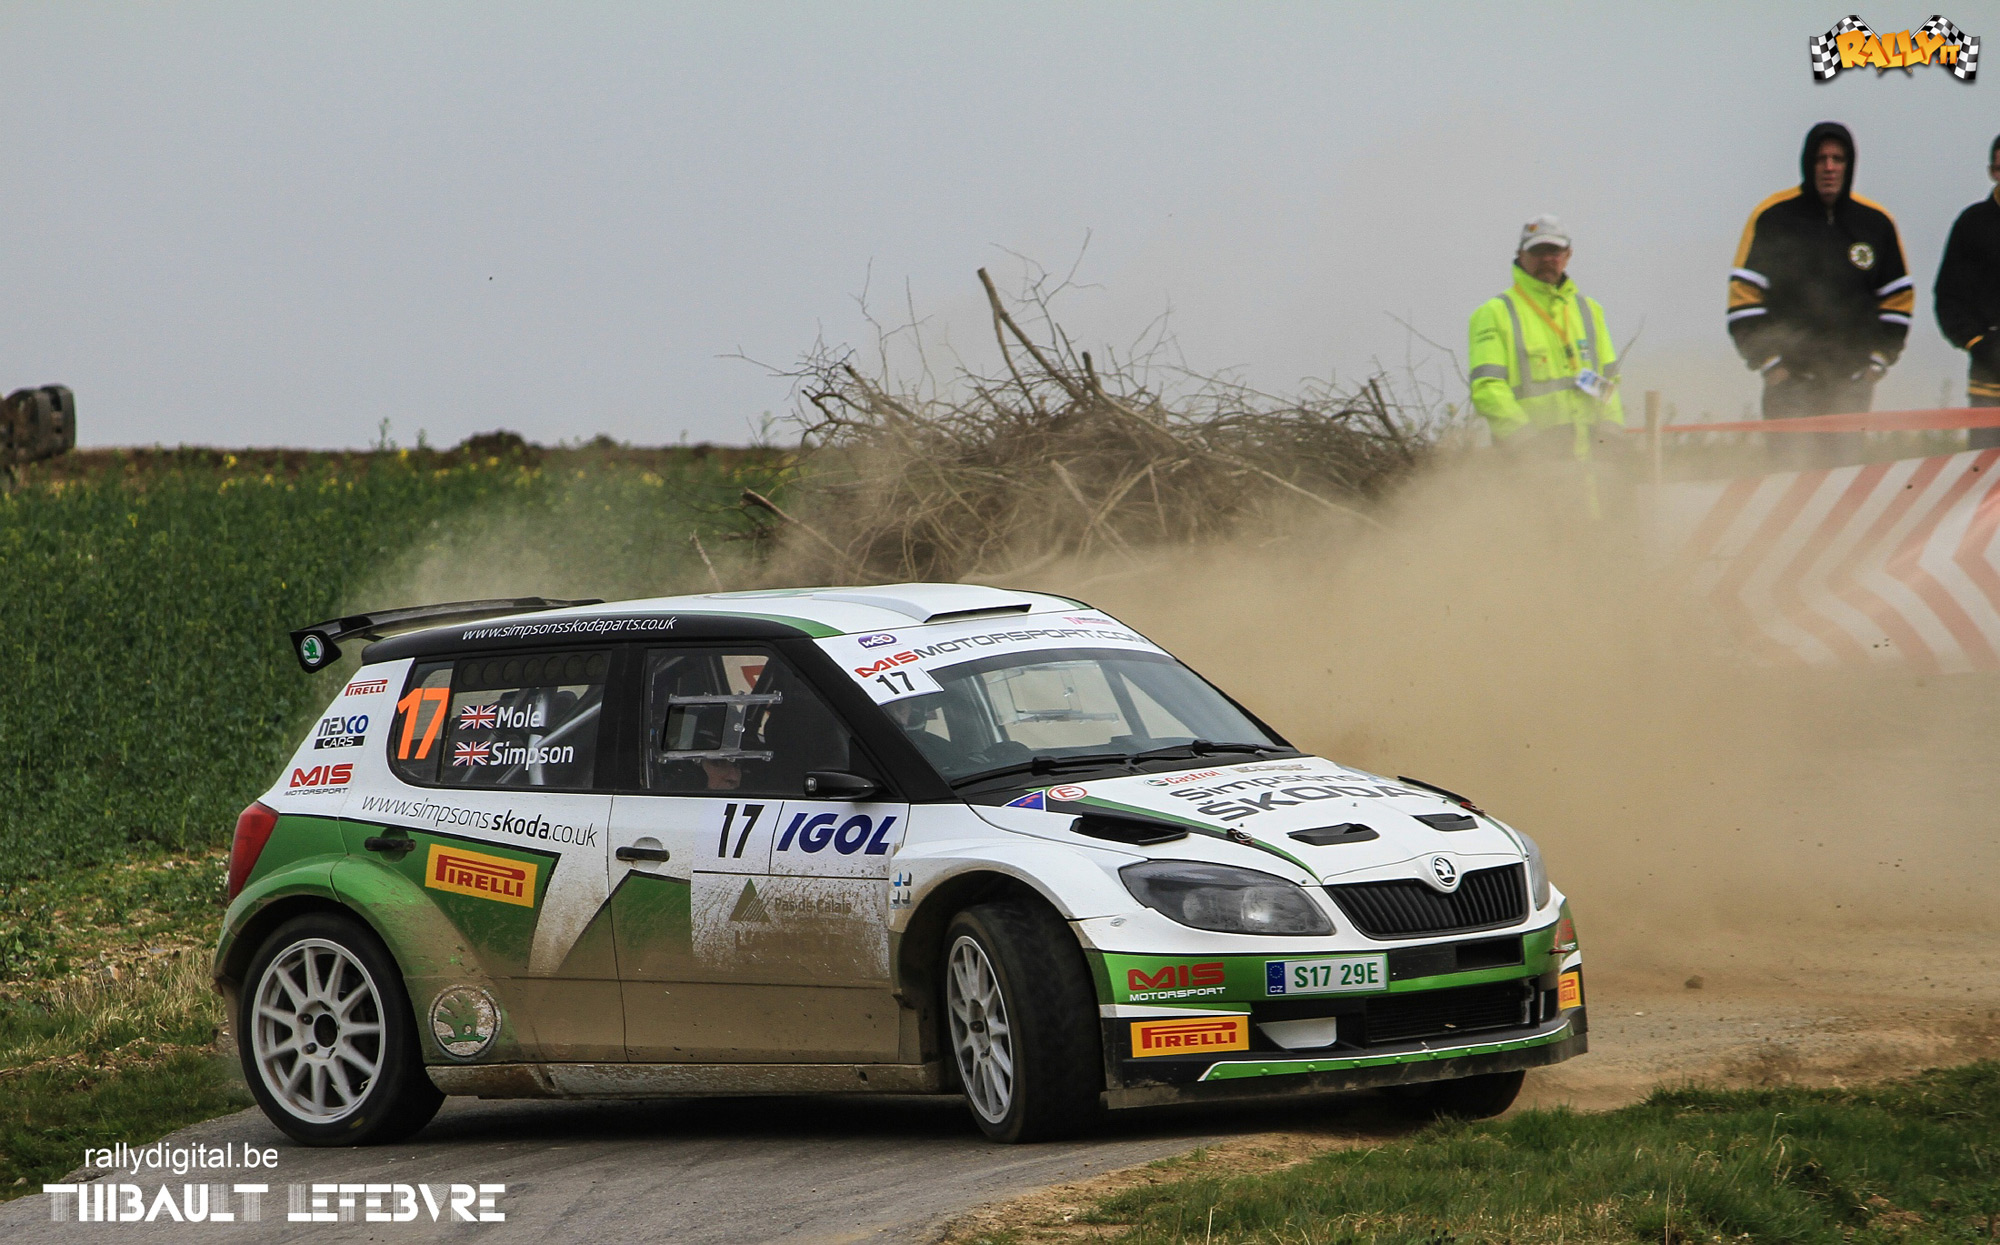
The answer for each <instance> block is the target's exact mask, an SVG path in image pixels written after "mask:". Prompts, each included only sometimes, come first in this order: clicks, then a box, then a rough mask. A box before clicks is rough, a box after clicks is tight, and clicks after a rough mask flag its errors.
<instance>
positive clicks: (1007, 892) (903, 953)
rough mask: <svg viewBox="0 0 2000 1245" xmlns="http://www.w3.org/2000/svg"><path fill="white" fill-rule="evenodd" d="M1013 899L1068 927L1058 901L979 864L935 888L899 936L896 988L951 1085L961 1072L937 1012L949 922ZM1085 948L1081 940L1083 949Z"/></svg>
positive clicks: (926, 1053)
mask: <svg viewBox="0 0 2000 1245" xmlns="http://www.w3.org/2000/svg"><path fill="white" fill-rule="evenodd" d="M1010 899H1011V900H1018V901H1020V902H1022V903H1027V904H1034V905H1039V906H1040V907H1043V908H1046V909H1047V910H1048V911H1049V912H1051V913H1052V914H1054V915H1055V917H1056V919H1057V920H1059V921H1062V922H1063V923H1064V924H1065V925H1067V924H1068V923H1069V918H1068V917H1067V916H1065V915H1064V914H1063V912H1062V910H1061V909H1060V908H1059V907H1057V905H1056V903H1055V901H1053V900H1052V899H1050V898H1049V897H1048V896H1047V895H1045V894H1043V893H1042V891H1040V890H1039V889H1037V888H1036V887H1035V886H1033V885H1032V884H1030V883H1029V882H1027V881H1026V880H1024V879H1022V878H1020V877H1018V876H1016V875H1014V874H1012V873H1008V872H1005V871H1002V870H999V869H992V868H981V869H971V870H967V871H966V872H963V873H959V874H955V875H954V876H952V877H949V878H946V879H945V880H943V881H942V882H939V883H937V884H936V885H935V886H933V887H931V888H930V889H929V891H928V892H926V893H925V895H924V897H923V900H922V902H920V903H919V904H918V905H917V907H916V908H915V910H914V911H912V912H911V914H910V919H909V921H908V922H907V923H906V924H905V925H904V927H903V930H902V932H901V933H900V934H899V935H898V936H897V941H896V949H895V963H896V980H897V986H898V989H899V991H900V993H901V994H902V996H903V999H904V1002H905V1004H906V1005H908V1006H910V1007H913V1008H914V1009H915V1010H916V1013H917V1031H918V1034H919V1044H920V1046H921V1051H922V1054H921V1058H922V1059H923V1061H924V1062H926V1063H928V1062H930V1061H931V1060H938V1061H939V1062H941V1063H942V1064H943V1067H944V1075H945V1081H946V1084H947V1085H952V1086H955V1085H956V1084H957V1079H958V1073H957V1068H956V1067H955V1066H954V1064H953V1062H952V1060H951V1059H950V1058H948V1054H949V1052H947V1051H946V1050H945V1043H944V1039H943V1037H942V1029H941V1026H940V1020H941V1017H940V1015H939V989H940V987H941V986H942V984H943V980H944V978H943V973H942V970H943V966H944V951H945V949H944V931H945V926H947V925H948V924H950V923H951V918H952V917H954V916H956V915H958V914H959V913H960V912H963V911H964V910H965V909H967V908H970V907H973V906H975V905H977V904H982V903H992V902H995V901H1000V900H1010ZM1081 950H1082V944H1081V942H1079V943H1078V951H1079V953H1081Z"/></svg>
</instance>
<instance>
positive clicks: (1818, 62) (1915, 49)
mask: <svg viewBox="0 0 2000 1245" xmlns="http://www.w3.org/2000/svg"><path fill="white" fill-rule="evenodd" d="M1811 51H1812V75H1813V78H1814V80H1816V81H1819V82H1830V81H1832V80H1833V78H1834V77H1835V76H1837V75H1838V74H1839V73H1840V71H1841V70H1843V69H1874V70H1878V71H1887V70H1890V69H1901V70H1903V71H1904V72H1906V73H1907V72H1909V71H1911V70H1915V69H1917V68H1920V67H1923V66H1929V65H1935V66H1937V67H1938V68H1940V69H1946V70H1950V71H1951V76H1952V77H1954V78H1957V79H1958V80H1959V81H1960V82H1970V81H1972V80H1973V79H1974V78H1975V77H1977V76H1978V75H1979V36H1978V35H1969V34H1966V33H1965V32H1964V31H1963V30H1960V29H1959V28H1958V27H1957V26H1955V25H1953V24H1952V23H1951V22H1948V21H1946V20H1945V19H1944V17H1943V16H1942V15H1937V14H1934V15H1932V17H1931V20H1929V21H1927V22H1925V23H1924V24H1923V25H1921V26H1919V27H1917V28H1916V29H1915V30H1913V31H1912V30H1898V31H1896V32H1895V33H1893V34H1882V35H1878V34H1876V33H1875V32H1874V31H1872V30H1870V29H1869V28H1868V24H1867V23H1866V22H1864V21H1862V20H1861V19H1860V18H1859V17H1857V16H1853V15H1850V16H1847V17H1843V18H1841V19H1840V20H1839V21H1837V22H1835V23H1834V24H1833V28H1832V29H1830V30H1828V31H1827V32H1826V33H1825V34H1823V35H1814V36H1813V37H1812V41H1811ZM1876 76H1877V77H1880V76H1881V73H1880V72H1878V73H1877V75H1876Z"/></svg>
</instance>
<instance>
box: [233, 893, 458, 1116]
mask: <svg viewBox="0 0 2000 1245" xmlns="http://www.w3.org/2000/svg"><path fill="white" fill-rule="evenodd" d="M236 1038H237V1041H236V1046H237V1051H238V1053H239V1055H240V1056H241V1058H242V1063H243V1078H244V1080H245V1081H247V1082H248V1083H249V1085H250V1093H251V1095H252V1096H253V1097H255V1098H256V1099H257V1105H258V1106H259V1107H262V1108H263V1110H264V1114H265V1115H266V1116H268V1117H269V1118H270V1120H271V1122H272V1123H273V1124H276V1125H277V1126H278V1127H279V1129H281V1130H282V1131H283V1132H284V1133H285V1135H287V1136H289V1137H290V1138H292V1140H294V1141H297V1142H298V1143H299V1144H301V1145H308V1146H365V1145H379V1144H382V1143H384V1142H391V1141H401V1140H402V1139H404V1138H405V1137H408V1136H410V1135H411V1134H412V1133H415V1132H416V1131H417V1130H418V1129H420V1128H422V1127H423V1126H424V1125H426V1124H428V1123H430V1121H431V1117H432V1116H434V1115H436V1114H437V1111H438V1108H439V1107H440V1106H441V1105H443V1103H444V1095H443V1094H442V1093H441V1092H439V1090H438V1088H437V1086H435V1085H433V1084H432V1083H431V1080H430V1077H428V1076H427V1075H425V1073H424V1062H423V1053H422V1048H421V1047H420V1046H419V1045H418V1041H417V1026H416V1021H415V1019H414V1017H413V1016H412V1015H411V1013H410V1001H409V996H408V994H407V992H406V991H405V990H404V988H403V975H402V973H401V972H399V971H398V970H397V968H396V963H395V961H394V960H393V959H391V958H390V956H389V952H388V949H387V948H385V947H384V946H383V945H382V942H381V940H380V939H379V938H377V937H376V936H375V934H374V932H373V931H372V930H370V929H369V928H368V927H367V926H365V925H363V924H362V923H361V922H359V921H357V920H355V919H354V918H353V917H350V916H345V915H342V914H340V913H335V912H313V913H308V914H307V915H305V916H300V917H294V918H293V919H292V920H289V921H287V922H285V923H284V924H283V925H280V926H279V927H278V928H277V929H276V930H274V931H272V933H271V936H270V937H268V938H266V939H265V940H264V944H263V945H262V946H261V947H259V948H258V950H257V954H256V956H255V957H254V958H253V959H252V960H251V961H250V971H249V972H248V973H247V974H245V976H244V980H243V989H242V992H241V995H240V998H239V1000H238V1003H237V1009H236Z"/></svg>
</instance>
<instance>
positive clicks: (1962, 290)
mask: <svg viewBox="0 0 2000 1245" xmlns="http://www.w3.org/2000/svg"><path fill="white" fill-rule="evenodd" d="M1996 193H2000V192H1996ZM1932 293H1933V295H1934V296H1935V299H1936V305H1937V321H1938V327H1939V328H1940V329H1942V330H1944V335H1945V336H1946V337H1947V338H1949V339H1950V340H1951V344H1952V345H1954V346H1957V347H1958V348H1959V349H1961V350H1964V351H1966V352H1968V353H1969V354H1971V355H1972V374H1971V377H1970V379H1969V381H1968V382H1967V386H1966V387H1967V389H1968V390H1969V391H1970V393H1971V394H1972V396H1973V397H1977V398H2000V199H1996V197H1995V195H1988V196H1986V197H1985V198H1984V199H1981V200H1980V201H1979V202H1977V203H1975V204H1973V205H1972V206H1971V207H1969V208H1967V209H1965V211H1963V212H1961V213H1959V216H1958V222H1957V223H1956V224H1954V225H1953V226H1952V227H1951V240H1950V241H1948V242H1946V243H1945V244H1944V260H1943V262H1942V263H1940V264H1939V265H1938V275H1937V285H1936V286H1934V287H1933V288H1932Z"/></svg>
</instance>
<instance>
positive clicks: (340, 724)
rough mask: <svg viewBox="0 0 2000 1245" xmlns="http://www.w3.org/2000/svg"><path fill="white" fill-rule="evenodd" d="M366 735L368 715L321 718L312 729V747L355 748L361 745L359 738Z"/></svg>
mask: <svg viewBox="0 0 2000 1245" xmlns="http://www.w3.org/2000/svg"><path fill="white" fill-rule="evenodd" d="M367 733H368V715H367V714H365V713H356V714H352V715H350V716H346V717H341V716H338V715H336V716H334V717H330V718H323V719H321V720H320V724H319V725H318V726H317V727H315V728H313V747H315V748H357V747H360V745H361V737H362V736H363V735H366V734H367Z"/></svg>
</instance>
